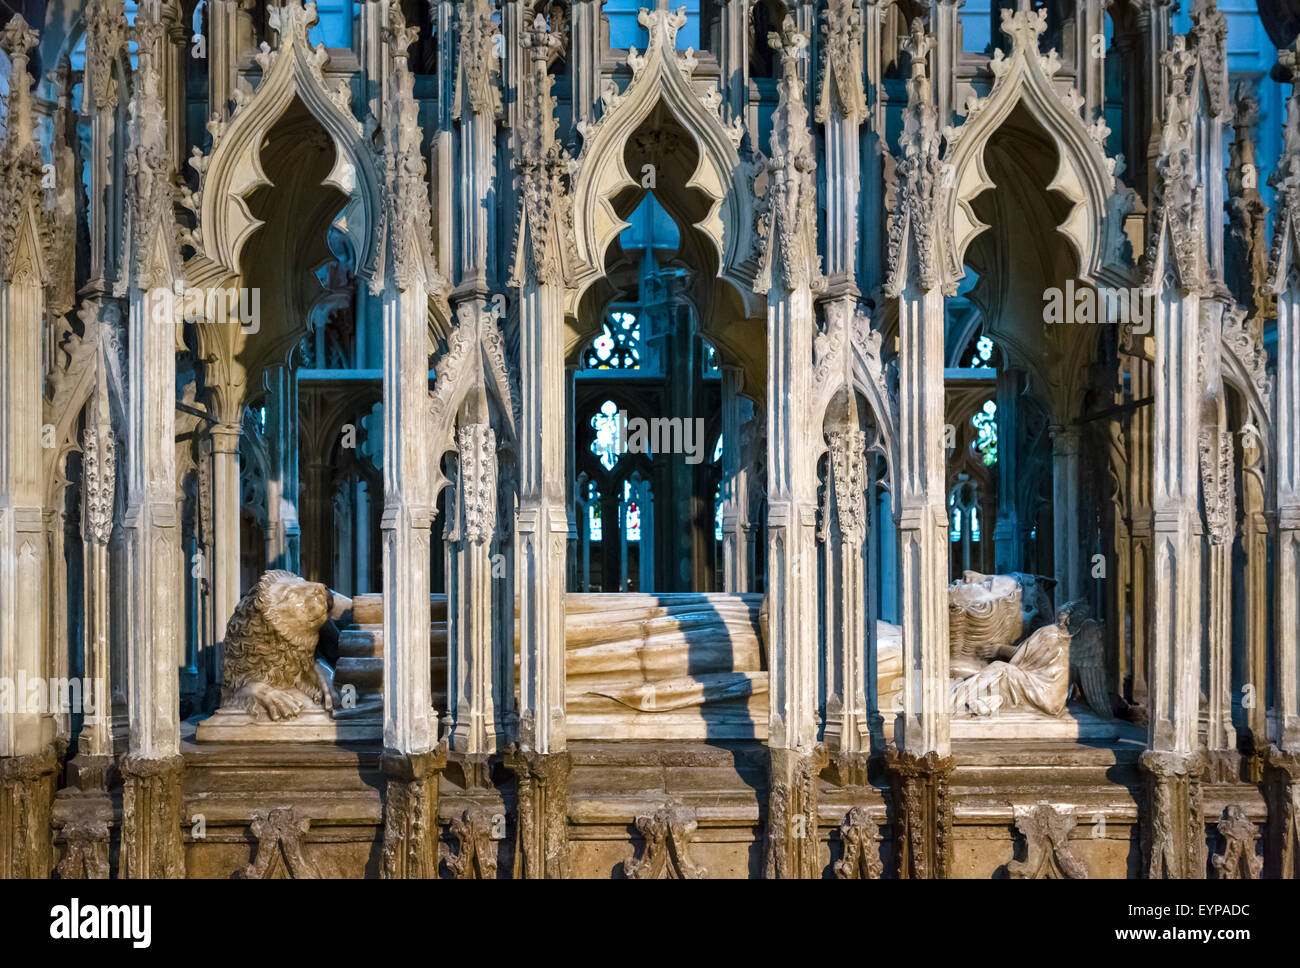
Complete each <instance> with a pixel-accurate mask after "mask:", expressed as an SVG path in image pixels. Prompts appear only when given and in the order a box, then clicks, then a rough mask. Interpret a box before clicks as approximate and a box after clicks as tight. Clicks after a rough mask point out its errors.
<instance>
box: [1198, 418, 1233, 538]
mask: <svg viewBox="0 0 1300 968" xmlns="http://www.w3.org/2000/svg"><path fill="white" fill-rule="evenodd" d="M1197 443H1198V448H1197V450H1198V456H1199V459H1200V467H1201V494H1202V499H1203V501H1204V503H1205V524H1206V527H1207V528H1208V529H1209V533H1210V543H1211V544H1216V545H1221V544H1230V543H1231V542H1232V537H1233V525H1234V522H1235V521H1236V510H1235V507H1234V505H1235V500H1234V494H1235V487H1234V482H1233V460H1232V432H1231V431H1220V430H1218V429H1217V428H1215V427H1202V428H1201V432H1200V436H1199V439H1198V441H1197Z"/></svg>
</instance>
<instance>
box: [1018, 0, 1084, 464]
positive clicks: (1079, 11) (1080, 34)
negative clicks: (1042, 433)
mask: <svg viewBox="0 0 1300 968" xmlns="http://www.w3.org/2000/svg"><path fill="white" fill-rule="evenodd" d="M1106 6H1107V4H1106V3H1105V0H1082V2H1081V3H1079V4H1078V6H1077V7H1076V8H1075V23H1074V37H1073V38H1072V39H1073V40H1074V62H1075V76H1076V77H1077V79H1078V80H1077V81H1076V86H1077V87H1078V90H1079V93H1080V94H1082V95H1083V108H1084V115H1083V116H1084V118H1085V120H1086V121H1087V122H1088V123H1089V124H1091V123H1092V122H1093V121H1094V120H1095V119H1096V118H1097V116H1098V115H1099V114H1100V113H1101V110H1102V108H1103V106H1104V104H1105V102H1106V50H1105V47H1104V44H1103V46H1102V49H1101V50H1100V52H1099V53H1100V56H1093V54H1094V38H1096V37H1101V38H1103V40H1104V38H1105V35H1106ZM998 456H1001V455H1000V454H999V455H998Z"/></svg>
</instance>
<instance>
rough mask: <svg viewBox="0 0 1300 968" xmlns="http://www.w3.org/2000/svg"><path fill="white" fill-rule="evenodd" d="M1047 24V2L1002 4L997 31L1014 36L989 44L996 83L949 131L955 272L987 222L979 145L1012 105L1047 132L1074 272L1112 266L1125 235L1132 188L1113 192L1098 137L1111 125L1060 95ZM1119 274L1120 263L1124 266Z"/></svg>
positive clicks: (1090, 274) (947, 255) (1096, 277)
mask: <svg viewBox="0 0 1300 968" xmlns="http://www.w3.org/2000/svg"><path fill="white" fill-rule="evenodd" d="M1046 28H1047V12H1046V11H1045V10H1038V11H1029V10H1020V11H1012V10H1010V9H1005V10H1003V11H1002V32H1003V33H1004V34H1006V35H1007V36H1008V37H1009V38H1010V39H1011V43H1012V50H1011V54H1010V56H1007V55H1004V54H1003V53H1002V51H1001V50H997V51H995V52H994V56H993V59H992V60H991V61H990V62H989V69H990V70H991V71H992V73H993V78H994V80H993V87H992V89H991V90H990V91H989V93H988V94H987V95H986V96H985V97H982V98H977V99H976V98H972V99H971V100H970V101H968V102H967V106H966V120H965V121H964V122H963V123H962V124H960V125H958V126H956V127H955V128H949V129H948V130H947V132H946V140H947V148H946V151H945V158H944V165H943V180H942V183H941V189H940V191H941V198H942V202H941V205H942V211H943V212H944V213H945V216H946V219H947V225H948V227H949V229H950V231H949V232H947V233H941V234H940V238H941V240H942V245H943V247H944V256H943V258H944V261H945V263H946V266H945V268H946V269H947V270H948V273H949V274H950V275H949V277H950V278H952V279H960V278H961V277H962V276H963V275H964V274H965V273H964V269H963V268H962V262H963V260H964V258H965V253H966V248H967V246H968V245H969V244H970V243H971V241H972V240H973V239H974V238H975V237H976V236H977V235H979V234H980V233H981V232H983V231H984V230H985V229H987V228H989V226H988V225H986V224H984V223H983V222H982V221H980V219H979V218H978V217H977V216H976V214H975V211H974V208H973V203H974V200H975V199H976V197H978V196H979V195H980V194H982V193H983V192H984V191H986V190H987V189H990V188H993V187H994V183H993V181H992V180H991V179H990V178H989V176H988V172H987V171H986V170H985V166H984V149H985V147H986V146H987V145H988V142H989V140H990V139H991V138H992V137H993V135H994V133H995V132H996V131H997V130H998V129H999V128H1000V127H1001V126H1002V124H1003V122H1004V121H1006V120H1007V118H1008V116H1009V115H1010V114H1011V112H1012V111H1013V110H1015V108H1016V107H1017V105H1021V106H1023V108H1024V110H1025V111H1026V112H1027V113H1028V114H1029V115H1030V116H1031V117H1032V118H1033V119H1034V120H1035V121H1036V122H1037V123H1038V124H1039V125H1041V126H1042V128H1043V130H1044V131H1046V132H1047V134H1048V136H1049V137H1050V138H1051V140H1052V142H1053V144H1054V146H1055V148H1056V152H1057V157H1058V167H1057V171H1056V174H1055V175H1054V176H1053V178H1052V180H1051V182H1050V183H1049V184H1048V186H1047V188H1048V190H1049V191H1055V192H1057V193H1058V194H1060V195H1062V196H1064V197H1065V198H1067V199H1068V200H1069V201H1070V202H1071V205H1072V207H1071V209H1070V212H1069V214H1068V215H1067V216H1066V218H1065V220H1064V221H1063V222H1062V223H1061V224H1060V225H1058V226H1057V231H1059V232H1060V233H1061V234H1062V235H1064V236H1065V237H1066V239H1067V240H1068V241H1069V243H1070V246H1071V248H1072V249H1073V251H1074V254H1075V256H1076V258H1077V259H1078V264H1079V277H1080V279H1082V280H1083V281H1085V282H1090V283H1096V282H1098V281H1100V280H1102V279H1104V278H1106V276H1107V275H1108V270H1109V271H1110V272H1114V271H1115V267H1116V266H1117V264H1118V262H1119V256H1120V250H1121V245H1122V244H1123V241H1124V234H1123V220H1124V215H1125V214H1126V213H1127V212H1128V210H1129V207H1130V206H1131V205H1132V199H1133V193H1132V192H1131V191H1124V192H1122V193H1120V194H1116V180H1115V159H1113V158H1109V157H1107V156H1106V153H1105V150H1104V148H1103V145H1104V144H1105V139H1106V135H1107V134H1109V129H1108V128H1107V127H1106V124H1105V122H1104V121H1103V120H1101V119H1098V120H1097V121H1094V122H1093V123H1092V124H1090V125H1089V124H1085V123H1084V121H1083V119H1082V117H1081V116H1080V114H1079V108H1080V106H1081V105H1082V103H1083V98H1082V97H1081V96H1080V95H1079V94H1078V93H1077V92H1076V91H1074V90H1071V91H1070V93H1069V94H1067V95H1065V96H1064V97H1062V96H1061V95H1059V94H1058V93H1057V92H1056V88H1055V85H1054V83H1053V81H1052V77H1053V76H1054V75H1055V74H1056V72H1057V70H1058V69H1059V68H1060V64H1061V60H1060V57H1059V56H1058V55H1057V53H1056V51H1054V50H1052V51H1049V52H1048V53H1046V54H1042V53H1040V52H1039V50H1038V37H1039V35H1040V34H1042V33H1043V31H1044V30H1046ZM1121 275H1122V270H1121Z"/></svg>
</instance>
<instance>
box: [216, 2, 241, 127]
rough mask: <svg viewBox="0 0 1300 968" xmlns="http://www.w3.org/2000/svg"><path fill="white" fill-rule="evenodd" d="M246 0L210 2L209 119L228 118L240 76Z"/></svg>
mask: <svg viewBox="0 0 1300 968" xmlns="http://www.w3.org/2000/svg"><path fill="white" fill-rule="evenodd" d="M242 2H243V0H209V2H208V38H207V40H208V42H207V53H208V61H207V64H208V117H209V118H211V117H213V116H219V117H221V118H225V117H226V114H227V109H228V107H229V105H230V99H231V97H232V96H233V95H234V91H235V80H236V78H237V77H238V74H239V55H240V51H241V49H242V46H243V39H244V38H243V34H244V33H245V26H244V24H243V23H241V17H243V16H246V15H244V14H243V13H242V11H241V10H240V5H241V3H242Z"/></svg>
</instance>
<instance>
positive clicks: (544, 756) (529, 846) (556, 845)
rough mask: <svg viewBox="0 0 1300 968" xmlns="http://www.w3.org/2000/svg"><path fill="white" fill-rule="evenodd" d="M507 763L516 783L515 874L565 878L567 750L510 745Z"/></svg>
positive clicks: (567, 842)
mask: <svg viewBox="0 0 1300 968" xmlns="http://www.w3.org/2000/svg"><path fill="white" fill-rule="evenodd" d="M505 763H506V766H508V767H509V768H510V769H511V770H513V771H514V774H515V778H516V781H517V783H518V801H517V802H518V807H517V809H518V818H517V821H516V825H515V831H516V841H515V872H514V876H515V877H516V878H528V879H539V878H564V877H567V876H568V873H569V773H570V771H571V770H572V768H573V761H572V759H571V758H570V756H569V754H568V753H536V752H534V751H532V750H522V749H519V748H518V747H515V746H512V747H511V748H510V749H509V750H508V751H507V753H506V758H505Z"/></svg>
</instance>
